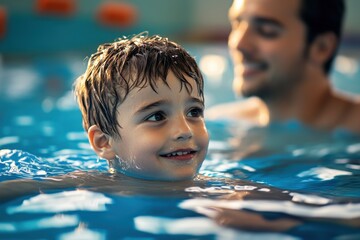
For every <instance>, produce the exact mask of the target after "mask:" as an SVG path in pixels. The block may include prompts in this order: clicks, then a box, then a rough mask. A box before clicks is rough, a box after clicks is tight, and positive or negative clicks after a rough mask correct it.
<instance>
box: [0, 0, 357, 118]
mask: <svg viewBox="0 0 360 240" xmlns="http://www.w3.org/2000/svg"><path fill="white" fill-rule="evenodd" d="M231 2H232V1H231V0H151V1H150V0H148V1H146V0H0V95H1V96H0V98H2V99H3V98H6V99H10V100H11V99H17V98H27V97H28V98H30V97H38V98H39V96H40V98H41V96H42V98H44V97H45V99H47V98H46V97H47V96H50V97H59V96H62V95H64V93H66V90H69V89H70V88H71V83H72V82H73V81H74V79H75V78H76V77H77V76H78V75H79V74H81V73H82V72H83V71H84V70H85V67H86V57H87V56H89V55H90V54H91V53H93V52H94V51H95V50H96V48H97V46H98V45H99V44H101V43H104V42H112V41H114V40H115V39H117V38H120V37H123V36H129V35H132V34H137V33H140V32H143V31H148V32H149V34H150V35H153V34H160V35H163V36H167V37H169V38H170V39H171V40H175V41H177V42H179V43H180V44H182V45H183V46H184V47H186V48H187V49H188V50H189V52H190V53H191V54H192V55H193V56H195V58H196V60H197V61H198V63H199V65H200V67H201V70H202V71H203V73H204V77H205V80H206V81H207V84H206V90H207V95H208V96H207V104H208V105H213V104H215V103H220V102H225V101H231V100H233V99H234V96H233V94H232V91H231V81H232V65H231V64H232V63H231V61H230V59H229V56H228V51H227V46H226V42H227V37H228V33H229V31H230V25H229V23H228V18H227V11H228V8H229V6H230V5H231ZM346 2H347V14H346V20H345V30H344V39H343V42H342V44H341V48H340V52H341V54H340V55H339V57H338V58H337V61H336V63H335V65H336V66H335V71H334V73H333V75H334V76H333V78H334V84H335V85H336V86H338V87H339V88H340V89H342V90H344V91H345V92H347V93H355V94H357V93H360V84H359V77H358V76H359V73H358V56H359V55H358V52H359V51H358V49H359V46H360V43H359V39H360V24H359V23H360V15H359V14H358V10H359V9H360V1H359V0H346ZM340 80H341V81H340ZM39 86H41V87H40V89H41V90H40V93H39V92H38V91H36V90H33V91H32V89H35V88H36V89H39ZM219 87H221V89H222V91H219ZM4 107H6V109H7V108H8V105H7V106H4ZM0 116H1V115H0Z"/></svg>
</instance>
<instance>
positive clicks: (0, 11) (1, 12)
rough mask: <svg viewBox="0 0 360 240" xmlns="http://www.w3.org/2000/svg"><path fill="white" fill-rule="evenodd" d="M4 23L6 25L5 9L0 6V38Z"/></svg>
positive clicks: (3, 31) (4, 30) (3, 30)
mask: <svg viewBox="0 0 360 240" xmlns="http://www.w3.org/2000/svg"><path fill="white" fill-rule="evenodd" d="M6 25H7V13H6V9H5V8H4V7H2V6H0V38H3V37H4V36H5V33H6Z"/></svg>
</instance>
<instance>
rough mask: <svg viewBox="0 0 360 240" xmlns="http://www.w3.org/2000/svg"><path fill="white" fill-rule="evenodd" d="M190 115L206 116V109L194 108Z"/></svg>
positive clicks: (194, 116)
mask: <svg viewBox="0 0 360 240" xmlns="http://www.w3.org/2000/svg"><path fill="white" fill-rule="evenodd" d="M187 116H188V117H193V118H199V117H203V116H204V110H203V109H201V108H192V109H190V111H189V112H188V114H187Z"/></svg>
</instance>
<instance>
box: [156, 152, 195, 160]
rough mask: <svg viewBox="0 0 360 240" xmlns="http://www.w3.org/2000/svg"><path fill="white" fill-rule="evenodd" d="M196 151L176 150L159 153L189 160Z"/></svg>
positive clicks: (176, 158)
mask: <svg viewBox="0 0 360 240" xmlns="http://www.w3.org/2000/svg"><path fill="white" fill-rule="evenodd" d="M196 152H197V151H195V150H177V151H174V152H171V153H166V154H160V156H161V157H164V158H170V159H173V160H191V159H192V158H193V157H194V155H195V154H196Z"/></svg>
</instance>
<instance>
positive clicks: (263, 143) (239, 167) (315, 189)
mask: <svg viewBox="0 0 360 240" xmlns="http://www.w3.org/2000/svg"><path fill="white" fill-rule="evenodd" d="M194 49H197V50H193V52H192V54H194V55H195V56H196V58H197V60H198V61H199V63H200V65H201V64H203V66H206V65H209V64H212V63H216V66H217V67H218V72H213V71H212V70H211V69H203V70H204V72H205V78H206V81H207V83H206V98H207V102H206V103H207V105H208V106H210V105H213V104H216V103H219V102H223V101H229V100H233V99H234V97H233V95H232V93H231V80H230V79H231V78H232V76H231V70H230V69H231V65H230V62H229V60H228V56H227V52H226V48H225V47H223V46H221V47H218V46H216V47H214V46H202V47H201V48H199V47H194ZM343 60H344V59H343ZM84 69H85V61H83V57H79V56H60V57H59V56H56V57H47V58H32V59H31V61H25V60H24V61H23V62H19V61H16V62H12V61H9V62H7V61H4V64H3V65H2V66H1V71H0V109H1V111H0V149H1V150H0V181H1V182H0V196H1V197H0V202H1V204H0V239H250V238H251V239H254V238H255V239H257V238H260V239H301V238H311V239H359V238H360V191H359V189H360V141H359V140H360V138H359V137H357V136H353V135H351V134H348V133H346V132H342V131H337V132H333V133H324V132H317V131H315V130H313V129H308V128H306V127H305V126H302V125H300V124H299V123H297V122H295V121H290V122H288V123H286V124H282V125H276V124H274V125H272V126H269V127H268V128H257V127H254V126H251V125H249V124H248V123H246V122H237V123H235V122H230V121H207V126H208V129H209V132H210V136H211V142H210V148H209V153H208V156H207V159H206V161H205V162H204V164H203V166H202V168H201V170H200V176H199V177H198V178H196V179H195V180H194V181H192V182H183V183H162V182H148V181H141V180H133V179H129V178H126V177H124V176H113V175H111V174H109V173H108V172H107V163H106V162H105V161H104V160H100V159H98V158H97V157H96V156H95V154H94V153H93V151H92V150H91V149H90V146H89V144H88V142H87V138H86V136H85V134H84V131H83V129H82V126H81V116H80V112H79V110H78V109H77V106H76V104H75V101H74V98H73V96H72V93H71V85H72V82H73V80H74V79H75V78H76V77H77V76H78V75H79V74H80V73H81V72H82V71H83V70H84ZM340 70H341V69H340ZM353 74H354V73H353ZM334 75H335V76H338V77H343V72H341V71H338V72H336V73H334ZM347 77H348V78H351V76H350V77H349V76H347ZM224 79H225V80H226V81H225V80H224ZM351 79H353V78H351ZM355 85H356V84H355ZM219 86H221V87H222V88H223V91H221V92H220V91H218V90H217V89H218V88H219ZM346 87H347V86H345V85H344V88H346ZM352 89H354V88H352ZM214 96H216V97H214ZM74 183H76V186H74ZM209 207H225V208H228V209H233V210H234V211H238V210H240V209H245V210H246V211H249V212H255V213H259V214H260V215H262V216H263V217H264V218H267V219H277V218H280V217H284V216H286V217H290V218H292V219H301V220H302V221H303V224H301V225H300V226H297V227H295V228H292V229H290V230H288V231H286V232H282V233H276V232H270V231H268V232H267V231H262V232H259V231H249V230H239V229H235V228H227V227H223V226H220V225H217V224H216V223H215V222H214V221H213V220H211V219H210V218H208V216H210V215H211V214H212V210H211V209H212V208H209ZM311 218H313V219H312V220H311ZM319 218H326V219H330V220H334V221H321V220H319ZM314 219H318V220H314ZM349 222H351V223H352V224H348V223H349Z"/></svg>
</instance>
